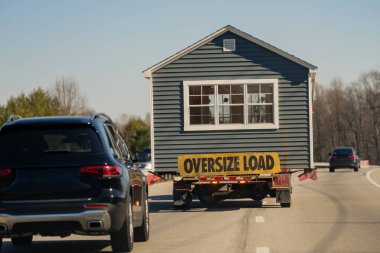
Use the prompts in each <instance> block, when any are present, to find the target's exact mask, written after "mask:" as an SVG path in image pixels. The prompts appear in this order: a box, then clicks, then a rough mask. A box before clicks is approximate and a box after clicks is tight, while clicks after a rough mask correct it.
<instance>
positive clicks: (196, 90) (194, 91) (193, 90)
mask: <svg viewBox="0 0 380 253" xmlns="http://www.w3.org/2000/svg"><path fill="white" fill-rule="evenodd" d="M189 94H190V95H201V86H189Z"/></svg>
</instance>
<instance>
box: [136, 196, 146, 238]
mask: <svg viewBox="0 0 380 253" xmlns="http://www.w3.org/2000/svg"><path fill="white" fill-rule="evenodd" d="M143 207H144V209H143V210H144V213H143V222H142V225H141V227H138V228H136V230H135V241H136V242H146V241H148V239H149V205H148V194H147V193H146V191H144V204H143Z"/></svg>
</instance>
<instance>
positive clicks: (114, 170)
mask: <svg viewBox="0 0 380 253" xmlns="http://www.w3.org/2000/svg"><path fill="white" fill-rule="evenodd" d="M80 172H81V173H85V174H91V175H94V176H97V177H103V178H110V177H121V176H122V175H123V173H122V169H121V168H120V167H118V166H112V165H97V166H84V167H81V168H80Z"/></svg>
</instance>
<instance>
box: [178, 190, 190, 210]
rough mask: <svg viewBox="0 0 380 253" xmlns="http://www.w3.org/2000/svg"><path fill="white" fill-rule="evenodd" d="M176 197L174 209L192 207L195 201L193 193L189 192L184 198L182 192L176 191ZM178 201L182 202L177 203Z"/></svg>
mask: <svg viewBox="0 0 380 253" xmlns="http://www.w3.org/2000/svg"><path fill="white" fill-rule="evenodd" d="M173 199H174V203H175V204H174V209H175V210H186V209H190V207H191V203H192V202H193V197H192V196H191V193H190V192H188V193H187V194H186V197H185V198H183V195H181V194H180V193H174V194H173ZM176 202H181V204H177V203H176Z"/></svg>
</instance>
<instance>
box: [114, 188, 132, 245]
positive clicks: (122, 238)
mask: <svg viewBox="0 0 380 253" xmlns="http://www.w3.org/2000/svg"><path fill="white" fill-rule="evenodd" d="M127 202H128V207H127V215H126V217H125V220H124V223H123V226H122V227H121V229H120V230H119V231H116V232H113V233H111V245H112V250H113V252H131V251H132V249H133V240H134V231H133V214H132V201H131V197H129V196H128V198H127Z"/></svg>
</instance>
